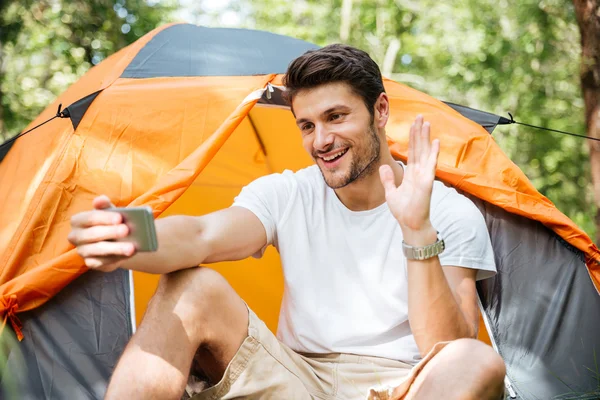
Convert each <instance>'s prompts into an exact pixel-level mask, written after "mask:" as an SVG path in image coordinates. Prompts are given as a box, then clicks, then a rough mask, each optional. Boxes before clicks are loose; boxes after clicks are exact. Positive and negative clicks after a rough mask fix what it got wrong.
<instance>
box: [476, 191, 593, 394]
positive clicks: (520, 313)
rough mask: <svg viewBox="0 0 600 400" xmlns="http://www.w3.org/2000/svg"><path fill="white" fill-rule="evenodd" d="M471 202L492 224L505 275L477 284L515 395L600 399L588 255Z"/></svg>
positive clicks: (535, 226) (534, 225)
mask: <svg viewBox="0 0 600 400" xmlns="http://www.w3.org/2000/svg"><path fill="white" fill-rule="evenodd" d="M471 199H472V200H473V201H474V203H475V204H476V205H477V207H478V208H479V210H480V211H481V212H482V214H483V216H484V218H485V220H486V223H487V226H488V230H489V232H490V237H491V239H492V246H493V248H494V255H495V259H496V266H497V269H498V274H497V275H496V276H495V277H492V278H490V279H486V280H483V281H480V282H478V284H477V286H478V293H479V296H480V299H481V305H482V308H483V310H482V311H483V312H484V315H485V316H486V318H487V320H488V325H487V328H488V330H489V331H490V337H492V338H494V342H495V343H494V344H495V345H496V347H497V350H498V352H499V353H500V355H501V356H502V358H503V359H504V360H505V363H506V366H507V376H508V378H509V380H510V382H511V384H512V387H513V389H514V390H515V392H516V393H517V394H519V397H520V398H526V399H530V398H533V399H554V398H565V396H567V395H570V396H577V395H582V394H586V393H588V394H589V393H592V392H593V391H594V390H596V391H597V390H598V375H597V372H594V371H597V362H596V358H597V349H599V348H600V335H598V332H600V296H598V294H597V292H596V291H595V290H594V287H593V286H592V285H590V284H589V276H588V274H587V271H586V269H585V263H584V260H583V253H582V252H581V251H579V250H577V249H575V248H573V247H572V246H568V245H567V244H566V243H565V242H564V240H562V239H561V238H560V237H558V236H557V235H556V234H555V233H554V232H552V231H551V230H549V229H548V228H546V227H545V226H543V225H542V224H541V223H539V222H537V221H533V220H530V219H527V218H524V217H521V216H518V215H515V214H511V213H508V212H506V211H505V210H502V209H501V208H499V207H496V206H493V205H491V204H489V203H485V202H483V201H482V200H480V199H477V198H475V197H472V196H471ZM540 255H544V256H543V257H540ZM533 277H539V279H532V278H533ZM597 394H598V393H597ZM569 398H574V397H569ZM586 398H591V397H586Z"/></svg>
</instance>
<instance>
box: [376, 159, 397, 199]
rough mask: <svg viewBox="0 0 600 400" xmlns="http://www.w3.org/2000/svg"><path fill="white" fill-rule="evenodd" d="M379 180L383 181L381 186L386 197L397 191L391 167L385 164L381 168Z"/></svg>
mask: <svg viewBox="0 0 600 400" xmlns="http://www.w3.org/2000/svg"><path fill="white" fill-rule="evenodd" d="M379 178H380V179H381V184H382V185H383V189H384V190H385V195H386V197H387V195H388V194H389V193H392V192H393V191H394V190H396V182H395V179H394V172H393V171H392V168H391V167H390V166H389V165H387V164H385V165H382V166H381V167H379Z"/></svg>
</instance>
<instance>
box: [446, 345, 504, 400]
mask: <svg viewBox="0 0 600 400" xmlns="http://www.w3.org/2000/svg"><path fill="white" fill-rule="evenodd" d="M448 347H449V348H448V349H447V350H448V351H452V352H453V353H454V356H455V357H456V359H457V360H460V361H459V362H461V363H464V364H466V365H468V368H469V372H470V377H468V379H469V381H470V382H472V384H473V385H474V386H475V387H476V389H477V391H478V392H479V393H481V395H480V396H481V397H479V398H499V397H498V396H499V393H502V390H503V388H504V376H505V375H506V367H505V365H504V361H503V360H502V357H500V355H498V353H496V351H495V350H494V349H493V348H491V347H490V346H488V345H486V344H485V343H483V342H480V341H478V340H475V339H459V340H456V341H454V342H452V343H451V344H449V345H448ZM453 358H454V357H453Z"/></svg>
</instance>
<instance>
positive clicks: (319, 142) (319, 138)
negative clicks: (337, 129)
mask: <svg viewBox="0 0 600 400" xmlns="http://www.w3.org/2000/svg"><path fill="white" fill-rule="evenodd" d="M334 139H335V137H334V135H333V133H332V132H331V131H330V130H328V129H327V128H325V127H324V126H323V125H317V126H316V127H315V141H314V142H313V147H314V148H315V150H317V151H327V149H329V148H330V147H331V145H332V144H333V141H334Z"/></svg>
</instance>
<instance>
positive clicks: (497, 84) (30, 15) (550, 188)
mask: <svg viewBox="0 0 600 400" xmlns="http://www.w3.org/2000/svg"><path fill="white" fill-rule="evenodd" d="M171 21H187V22H191V23H197V24H201V25H207V26H227V27H248V28H255V29H261V30H268V31H271V32H275V33H280V34H285V35H290V36H293V37H296V38H300V39H304V40H307V41H310V42H313V43H316V44H319V45H325V44H329V43H333V42H345V43H349V44H352V45H355V46H357V47H360V48H362V49H364V50H366V51H368V52H369V53H370V54H371V56H372V57H373V58H374V59H375V61H377V62H378V63H379V65H380V66H381V68H382V72H383V73H384V75H385V76H387V77H389V78H392V79H394V80H397V81H399V82H402V83H405V84H407V85H409V86H412V87H414V88H417V89H419V90H422V91H424V92H426V93H428V94H430V95H432V96H434V97H437V98H439V99H441V100H446V101H451V102H454V103H460V104H463V105H467V106H470V107H473V108H478V109H481V110H485V111H490V112H494V113H497V114H499V115H503V116H508V114H507V112H511V113H512V114H513V115H514V117H515V119H516V120H517V121H521V122H526V123H529V124H535V125H541V126H545V127H551V128H554V129H561V130H568V131H571V132H577V133H580V134H585V118H584V102H583V99H582V96H581V87H580V74H579V70H580V57H581V48H580V35H579V28H578V25H577V20H576V17H575V9H574V6H573V3H572V2H571V1H570V0H519V1H517V0H512V1H507V0H454V1H452V2H439V1H434V0H294V1H288V0H220V1H219V0H211V1H208V0H165V1H157V0H90V1H82V0H69V1H67V0H41V1H30V0H19V1H11V0H0V140H1V139H2V138H5V139H6V138H9V137H12V136H14V135H16V134H18V133H19V132H20V131H22V130H23V129H24V128H25V126H26V125H27V124H28V123H29V122H30V121H32V120H33V119H34V118H35V117H36V116H37V114H38V113H39V112H40V111H41V110H42V109H43V108H44V107H45V106H46V105H47V104H48V103H50V102H51V101H52V100H53V99H54V98H55V96H57V95H58V94H59V93H61V92H62V91H63V90H65V88H67V87H68V86H69V85H70V84H72V83H73V82H75V81H76V80H77V79H78V78H79V77H80V76H81V75H83V74H84V73H85V72H86V71H87V70H88V69H89V68H91V67H93V66H94V65H95V64H98V63H99V62H101V61H102V60H103V59H104V58H106V57H107V56H108V55H110V54H111V53H113V52H115V51H117V50H119V49H121V48H122V47H124V46H126V45H128V44H130V43H132V42H133V41H135V40H136V39H138V38H139V37H141V36H143V35H144V34H145V33H147V32H148V31H150V30H151V29H153V28H155V27H156V26H159V25H161V24H164V23H167V22H171ZM494 137H495V139H496V141H497V142H498V143H499V144H500V146H501V147H502V149H504V151H505V152H506V153H507V155H508V156H509V157H510V158H511V159H512V160H513V161H514V162H515V163H516V164H517V165H518V166H519V167H520V168H521V169H522V170H523V171H524V172H525V174H526V175H527V176H528V177H529V178H530V180H531V181H532V182H533V184H534V185H535V186H536V187H537V188H538V190H540V191H541V192H542V193H543V194H544V195H546V196H547V197H549V198H550V199H551V200H552V201H553V202H554V203H555V204H556V205H557V206H558V208H559V209H560V210H561V211H563V212H564V213H565V214H567V215H568V216H569V217H570V218H571V219H573V220H574V222H575V223H577V224H578V225H579V226H580V227H581V228H583V229H584V230H585V231H586V232H587V233H588V234H589V235H590V236H591V237H592V238H595V237H596V226H595V222H594V218H595V215H596V206H595V202H594V197H593V188H592V182H591V174H590V162H589V151H588V143H587V141H586V140H584V139H580V138H575V137H570V136H566V135H560V134H557V133H550V132H545V131H539V130H534V129H531V128H526V127H519V126H516V125H511V126H500V127H498V128H497V129H496V131H495V133H494Z"/></svg>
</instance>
